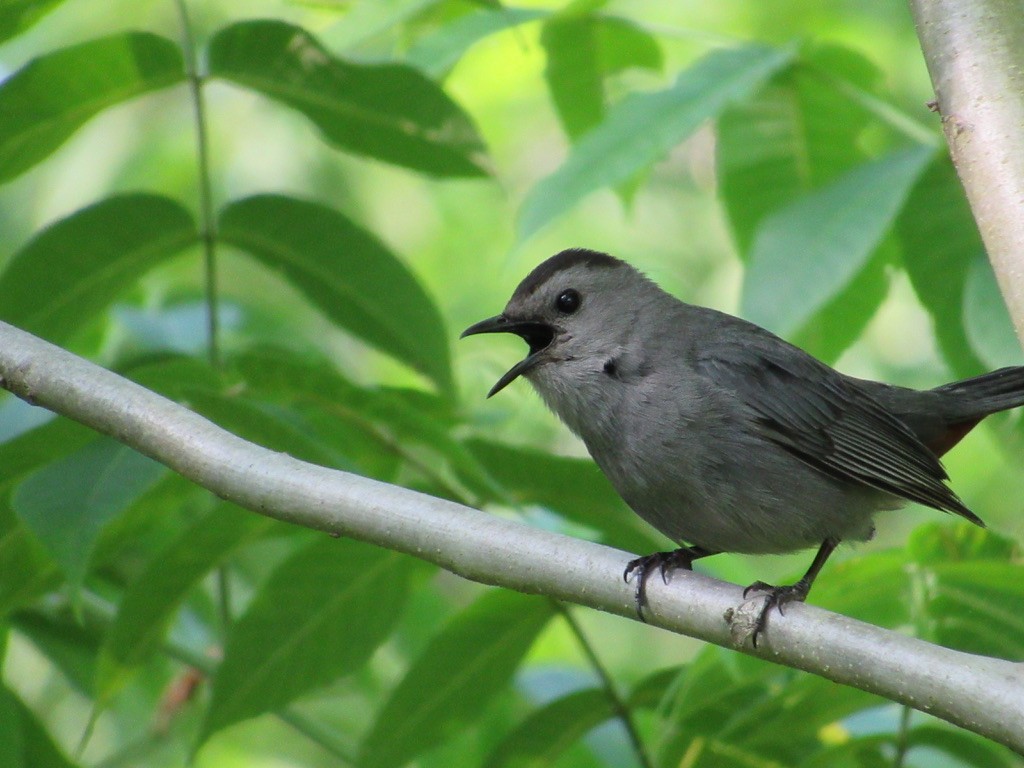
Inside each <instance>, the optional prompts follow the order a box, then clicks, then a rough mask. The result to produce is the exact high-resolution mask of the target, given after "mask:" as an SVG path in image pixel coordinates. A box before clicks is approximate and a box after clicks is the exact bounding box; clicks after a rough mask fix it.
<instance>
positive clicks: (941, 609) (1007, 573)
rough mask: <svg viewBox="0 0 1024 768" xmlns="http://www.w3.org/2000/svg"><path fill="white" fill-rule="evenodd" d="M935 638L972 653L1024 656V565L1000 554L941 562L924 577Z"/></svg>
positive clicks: (1002, 656) (1006, 656) (944, 643)
mask: <svg viewBox="0 0 1024 768" xmlns="http://www.w3.org/2000/svg"><path fill="white" fill-rule="evenodd" d="M922 581H923V583H924V584H925V585H926V591H927V606H926V609H927V613H928V617H929V619H930V621H931V625H932V632H931V637H930V638H929V639H933V640H934V641H935V642H937V643H939V644H940V645H945V646H947V647H950V648H957V649H959V650H962V651H966V652H968V653H977V654H981V655H983V656H996V657H999V658H1004V659H1009V660H1011V661H1021V660H1024V616H1021V613H1020V611H1019V610H1017V607H1018V606H1020V605H1024V565H1021V564H1019V563H1007V562H999V561H994V560H988V561H986V560H975V561H972V562H966V563H941V564H935V565H933V566H931V567H930V568H929V569H928V572H927V575H926V576H925V577H924V578H923V579H922Z"/></svg>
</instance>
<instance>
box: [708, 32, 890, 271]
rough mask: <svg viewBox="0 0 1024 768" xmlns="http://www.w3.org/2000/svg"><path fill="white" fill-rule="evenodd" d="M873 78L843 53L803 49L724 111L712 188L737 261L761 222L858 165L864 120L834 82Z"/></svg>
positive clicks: (875, 75) (860, 83) (862, 83)
mask: <svg viewBox="0 0 1024 768" xmlns="http://www.w3.org/2000/svg"><path fill="white" fill-rule="evenodd" d="M878 79H879V72H878V71H877V70H876V69H875V68H874V67H873V66H872V65H871V64H870V63H869V62H868V61H867V60H866V59H864V58H863V57H861V56H860V55H859V54H856V53H854V52H852V51H850V50H848V49H845V48H840V47H838V46H832V45H826V46H815V47H806V48H805V49H804V50H802V51H801V57H800V61H799V63H798V64H797V65H795V66H793V67H789V68H787V69H785V70H783V71H782V72H780V73H779V74H778V75H776V77H775V78H773V80H772V81H771V83H769V84H768V85H766V86H765V87H764V88H763V89H761V90H760V91H759V92H758V93H756V94H754V95H753V96H751V98H749V99H745V100H744V101H742V102H740V103H738V104H736V105H734V106H732V107H730V108H729V109H727V110H726V111H725V112H723V114H722V116H721V118H720V119H719V120H718V124H717V131H716V133H717V141H716V142H715V152H716V161H717V165H718V178H719V189H720V191H721V195H722V200H723V202H724V204H725V210H726V212H727V214H728V216H729V222H730V224H731V225H732V231H733V234H734V235H735V237H736V243H737V246H738V248H739V253H740V255H741V256H742V257H743V258H744V259H746V258H748V256H749V249H750V245H751V242H752V241H753V237H754V232H755V230H756V229H757V226H758V224H759V223H760V221H761V219H763V218H764V217H765V216H766V215H767V214H769V213H771V212H772V211H774V210H777V209H779V208H781V207H782V206H784V205H786V204H788V203H790V202H792V201H793V200H794V199H796V198H797V197H799V196H800V195H803V194H806V193H807V192H809V191H810V190H812V189H815V188H817V187H820V186H823V185H824V184H826V183H828V182H829V181H831V180H832V179H834V178H835V177H836V176H838V175H839V174H841V173H843V172H845V171H848V170H850V169H851V168H853V167H854V166H855V165H858V164H859V163H861V162H863V161H864V159H865V155H864V151H863V149H861V147H860V143H859V139H860V137H861V134H862V133H863V132H864V129H865V127H866V126H867V125H868V124H869V122H870V120H871V114H870V113H869V112H868V111H867V110H866V109H865V108H864V107H863V106H861V105H860V104H858V103H857V102H856V101H854V100H853V99H851V98H849V96H848V95H847V94H846V93H844V92H843V91H842V89H840V88H839V87H837V81H840V82H846V83H852V84H854V85H855V86H857V87H859V88H869V89H870V88H872V87H873V86H874V84H875V83H876V82H877V80H878Z"/></svg>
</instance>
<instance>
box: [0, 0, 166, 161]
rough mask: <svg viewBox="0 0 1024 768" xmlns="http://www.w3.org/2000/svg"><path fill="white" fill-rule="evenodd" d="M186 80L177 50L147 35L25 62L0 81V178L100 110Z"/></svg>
mask: <svg viewBox="0 0 1024 768" xmlns="http://www.w3.org/2000/svg"><path fill="white" fill-rule="evenodd" d="M38 5H39V4H37V6H38ZM5 8H6V6H5ZM8 12H9V11H5V13H8ZM21 18H22V19H24V18H27V16H25V15H23V16H22V17H21ZM3 21H4V19H3V18H2V17H0V25H2V24H3ZM0 32H2V26H0ZM184 77H185V72H184V68H183V64H182V59H181V52H180V51H179V49H178V46H177V45H175V44H174V43H172V42H171V41H170V40H168V39H166V38H163V37H160V36H158V35H153V34H150V33H146V32H127V33H124V34H120V35H112V36H110V37H105V38H102V39H100V40H92V41H90V42H87V43H81V44H80V45H76V46H72V47H71V48H65V49H63V50H59V51H54V52H52V53H48V54H46V55H44V56H40V57H39V58H37V59H35V60H33V61H31V62H29V63H28V64H26V65H25V66H24V67H23V68H22V69H20V70H19V71H18V72H16V73H15V74H14V75H12V76H11V77H10V78H8V79H7V80H5V81H4V82H3V83H2V84H0V114H2V115H3V116H4V119H3V121H0V181H6V180H7V179H11V178H13V177H15V176H17V175H18V174H20V173H22V172H24V171H25V170H27V169H28V168H31V167H32V166H33V165H35V164H36V163H38V162H39V161H40V160H43V159H45V158H46V157H48V156H49V155H50V154H51V153H52V152H53V151H54V150H55V149H57V148H58V147H59V146H60V145H61V144H63V143H64V141H65V140H67V139H68V137H70V136H71V135H72V134H73V133H74V132H75V131H76V130H78V129H79V128H80V127H81V126H82V125H83V124H84V123H85V122H86V121H87V120H89V118H91V117H93V116H94V115H96V114H97V113H99V112H101V111H102V110H104V109H106V108H108V107H111V106H113V105H115V104H119V103H121V102H122V101H125V100H127V99H130V98H132V97H134V96H138V95H140V94H142V93H146V92H147V91H153V90H156V89H158V88H164V87H166V86H168V85H171V84H173V83H177V82H180V81H181V80H183V79H184Z"/></svg>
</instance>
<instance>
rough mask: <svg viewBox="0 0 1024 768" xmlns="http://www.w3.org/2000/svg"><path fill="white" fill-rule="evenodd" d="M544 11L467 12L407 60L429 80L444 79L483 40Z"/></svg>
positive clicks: (427, 38)
mask: <svg viewBox="0 0 1024 768" xmlns="http://www.w3.org/2000/svg"><path fill="white" fill-rule="evenodd" d="M545 15H546V12H545V11H542V10H534V9H532V8H500V9H497V10H480V11H474V12H472V13H467V14H465V15H464V16H461V17H459V18H458V19H455V20H454V21H452V22H449V23H448V24H445V25H444V26H443V27H441V28H440V29H438V30H437V31H436V32H433V33H432V34H429V35H424V36H423V37H421V38H420V39H419V40H417V41H416V42H415V43H414V44H413V45H412V47H411V48H410V49H409V51H408V52H407V53H406V56H405V61H406V63H408V64H410V65H411V66H414V67H416V68H417V69H419V70H422V71H423V72H425V73H426V74H427V75H428V76H429V77H433V78H439V77H442V76H444V75H445V74H446V73H447V72H448V71H449V70H450V69H451V68H452V67H454V66H455V64H456V63H457V62H458V61H459V59H461V58H462V56H463V54H465V52H466V51H467V50H469V49H470V48H471V47H472V46H473V45H474V44H475V43H477V42H479V41H480V40H482V39H484V38H485V37H488V36H490V35H493V34H495V33H496V32H501V31H502V30H505V29H510V28H512V27H516V26H519V25H520V24H525V23H526V22H529V21H534V20H535V19H539V18H543V17H544V16H545Z"/></svg>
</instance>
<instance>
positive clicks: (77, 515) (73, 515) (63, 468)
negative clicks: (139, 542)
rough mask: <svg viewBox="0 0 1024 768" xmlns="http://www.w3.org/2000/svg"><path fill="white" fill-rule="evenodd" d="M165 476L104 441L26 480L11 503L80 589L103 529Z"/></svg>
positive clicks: (156, 467) (154, 466)
mask: <svg viewBox="0 0 1024 768" xmlns="http://www.w3.org/2000/svg"><path fill="white" fill-rule="evenodd" d="M166 472H167V469H166V468H165V467H164V466H163V465H161V464H158V463H157V462H155V461H153V460H152V459H150V458H147V457H145V456H143V455H142V454H140V453H136V452H135V451H133V450H132V449H131V448H128V447H127V446H124V445H122V444H121V443H118V442H117V441H115V440H112V439H110V438H100V439H98V440H95V441H94V442H92V443H90V444H89V445H86V446H85V447H84V448H81V449H79V450H77V451H75V452H74V453H72V454H70V455H68V456H66V457H65V458H63V459H59V460H58V461H56V462H54V463H52V464H48V465H46V466H44V467H42V468H41V469H39V470H37V471H35V472H33V473H32V474H31V475H29V476H28V477H26V478H25V480H24V481H22V482H21V483H20V484H19V485H18V487H17V488H16V490H15V491H14V496H13V498H12V500H11V503H12V505H13V506H14V510H15V512H16V513H17V514H18V516H19V517H20V518H21V519H22V521H23V522H24V523H25V525H26V526H27V527H28V528H29V529H30V530H31V531H32V533H34V534H35V535H36V537H38V539H39V540H40V541H41V542H42V543H43V546H44V547H46V549H47V550H48V551H49V552H50V554H51V555H52V556H53V558H54V560H55V561H56V562H57V566H58V567H59V568H60V569H61V570H62V571H63V572H64V574H65V575H66V576H67V577H68V579H69V580H70V581H71V583H72V587H73V588H77V587H78V586H79V585H80V584H81V583H82V579H83V578H84V577H85V573H86V569H87V567H88V565H89V558H90V556H91V555H92V551H93V547H94V545H95V544H96V540H97V539H98V538H99V535H100V533H101V532H102V530H103V528H104V527H105V526H106V525H107V523H109V522H110V521H111V520H113V519H114V518H115V517H116V516H117V515H119V514H120V513H121V512H123V511H124V510H125V509H127V508H128V507H129V506H130V505H131V504H132V503H133V502H134V501H136V500H137V499H138V498H139V497H141V496H142V495H143V494H144V493H145V492H146V491H148V490H149V489H150V488H152V487H153V486H154V485H156V483H157V481H159V480H160V479H161V478H162V477H164V475H165V474H166Z"/></svg>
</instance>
